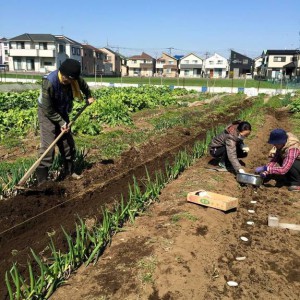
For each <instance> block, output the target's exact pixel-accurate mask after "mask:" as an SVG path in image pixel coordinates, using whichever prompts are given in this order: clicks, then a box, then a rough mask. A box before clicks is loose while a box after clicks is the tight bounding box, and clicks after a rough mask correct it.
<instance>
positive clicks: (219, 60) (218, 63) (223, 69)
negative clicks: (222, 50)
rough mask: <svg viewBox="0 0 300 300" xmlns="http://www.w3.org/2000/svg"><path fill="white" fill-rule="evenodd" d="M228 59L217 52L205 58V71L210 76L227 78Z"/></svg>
mask: <svg viewBox="0 0 300 300" xmlns="http://www.w3.org/2000/svg"><path fill="white" fill-rule="evenodd" d="M228 68H229V65H228V60H227V59H226V58H225V57H223V56H221V55H219V54H217V53H215V54H214V55H212V56H211V57H208V58H207V59H205V60H204V67H203V69H204V73H205V75H206V76H207V77H210V78H225V77H226V76H227V72H228Z"/></svg>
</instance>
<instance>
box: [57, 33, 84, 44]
mask: <svg viewBox="0 0 300 300" xmlns="http://www.w3.org/2000/svg"><path fill="white" fill-rule="evenodd" d="M55 38H56V40H58V41H64V42H66V43H69V44H77V45H81V43H78V42H76V41H74V40H72V39H70V38H68V37H67V36H64V35H55Z"/></svg>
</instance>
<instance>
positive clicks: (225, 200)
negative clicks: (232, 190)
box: [187, 190, 238, 211]
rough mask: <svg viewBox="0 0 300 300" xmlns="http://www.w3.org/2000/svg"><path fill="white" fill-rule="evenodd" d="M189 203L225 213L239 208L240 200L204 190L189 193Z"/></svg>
mask: <svg viewBox="0 0 300 300" xmlns="http://www.w3.org/2000/svg"><path fill="white" fill-rule="evenodd" d="M187 201H188V202H193V203H196V204H200V205H205V206H209V207H213V208H217V209H221V210H224V211H227V210H230V209H233V208H236V207H237V206H238V198H234V197H229V196H225V195H221V194H217V193H212V192H207V191H204V190H199V191H195V192H190V193H188V195H187Z"/></svg>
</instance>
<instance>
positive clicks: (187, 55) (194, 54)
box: [180, 52, 203, 60]
mask: <svg viewBox="0 0 300 300" xmlns="http://www.w3.org/2000/svg"><path fill="white" fill-rule="evenodd" d="M190 55H194V56H196V57H198V58H199V59H201V60H203V59H202V58H201V57H200V56H199V55H197V54H195V53H193V52H191V53H189V54H187V55H184V56H183V55H182V57H181V58H180V60H182V59H184V58H186V57H188V56H190Z"/></svg>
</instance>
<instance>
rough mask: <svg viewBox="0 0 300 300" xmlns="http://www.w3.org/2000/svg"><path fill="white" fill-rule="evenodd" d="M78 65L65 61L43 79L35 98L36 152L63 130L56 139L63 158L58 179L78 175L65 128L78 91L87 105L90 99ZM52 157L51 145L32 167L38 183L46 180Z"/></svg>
mask: <svg viewBox="0 0 300 300" xmlns="http://www.w3.org/2000/svg"><path fill="white" fill-rule="evenodd" d="M80 72H81V65H80V63H79V62H78V61H76V60H74V59H67V60H65V61H64V62H63V63H62V65H61V66H60V68H59V70H56V71H53V72H51V73H50V74H48V75H46V76H45V77H44V78H43V82H42V91H41V94H40V97H39V99H38V118H39V125H40V132H41V147H40V151H39V153H40V155H42V154H43V153H44V152H45V151H46V149H47V148H48V147H49V145H51V144H52V143H53V141H54V140H55V139H56V137H57V136H58V135H59V134H60V133H61V132H64V134H63V136H62V137H61V138H60V139H59V141H58V142H57V146H58V148H59V151H60V154H61V156H62V159H63V170H62V172H61V176H60V177H61V178H65V177H66V176H71V177H72V178H74V179H80V178H81V177H80V176H79V175H77V174H76V173H74V158H75V142H74V139H73V136H72V133H71V128H70V127H69V122H70V119H69V114H70V112H71V111H72V106H73V100H74V98H79V99H80V100H82V99H83V98H82V94H81V92H82V93H83V94H84V95H85V99H86V101H87V103H88V104H91V103H93V102H94V98H93V97H92V95H91V91H90V88H89V86H88V85H87V83H86V82H85V81H84V79H83V78H81V77H80ZM53 158H54V148H52V149H51V150H50V151H49V152H48V153H47V155H46V156H45V157H44V158H43V159H42V161H41V163H40V165H39V166H38V167H37V169H36V176H37V181H38V185H40V184H42V183H43V182H45V181H47V180H48V175H49V174H48V172H49V167H50V166H51V164H52V162H53Z"/></svg>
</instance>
